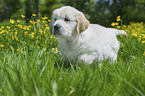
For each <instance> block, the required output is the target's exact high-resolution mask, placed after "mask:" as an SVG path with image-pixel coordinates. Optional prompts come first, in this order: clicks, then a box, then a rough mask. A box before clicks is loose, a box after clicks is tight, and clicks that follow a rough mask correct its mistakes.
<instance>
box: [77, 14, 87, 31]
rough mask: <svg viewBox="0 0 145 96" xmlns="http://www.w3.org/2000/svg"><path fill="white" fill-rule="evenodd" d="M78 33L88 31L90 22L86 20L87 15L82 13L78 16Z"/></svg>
mask: <svg viewBox="0 0 145 96" xmlns="http://www.w3.org/2000/svg"><path fill="white" fill-rule="evenodd" d="M77 23H78V24H77V32H78V34H79V33H81V32H83V31H84V30H86V29H87V28H88V26H89V24H90V23H89V21H88V20H87V19H86V17H85V15H84V14H83V13H82V12H79V13H78V14H77Z"/></svg>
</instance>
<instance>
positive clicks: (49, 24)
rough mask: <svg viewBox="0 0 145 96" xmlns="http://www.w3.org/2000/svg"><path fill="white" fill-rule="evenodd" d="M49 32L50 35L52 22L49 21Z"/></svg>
mask: <svg viewBox="0 0 145 96" xmlns="http://www.w3.org/2000/svg"><path fill="white" fill-rule="evenodd" d="M49 31H50V33H51V34H52V20H51V22H50V24H49Z"/></svg>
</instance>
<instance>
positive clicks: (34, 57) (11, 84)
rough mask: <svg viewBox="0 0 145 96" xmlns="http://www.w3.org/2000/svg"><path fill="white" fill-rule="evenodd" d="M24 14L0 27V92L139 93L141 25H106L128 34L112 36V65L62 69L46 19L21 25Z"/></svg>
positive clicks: (22, 95) (17, 95) (143, 86)
mask: <svg viewBox="0 0 145 96" xmlns="http://www.w3.org/2000/svg"><path fill="white" fill-rule="evenodd" d="M33 17H35V15H33ZM24 18H25V16H24V15H21V17H19V18H18V20H13V19H10V24H8V25H7V24H5V25H2V24H1V25H0V96H145V83H144V82H145V24H144V23H142V22H141V23H130V25H122V21H121V19H120V17H117V19H118V20H117V22H113V23H112V24H111V25H112V26H113V27H115V28H118V29H123V30H125V31H126V32H127V33H128V38H127V39H126V38H125V37H124V36H118V40H119V41H120V42H121V48H120V50H119V53H118V62H117V63H115V64H110V63H109V62H107V61H104V62H103V63H102V66H101V68H99V67H98V65H97V64H96V66H95V67H94V66H92V65H83V64H82V65H77V64H76V66H74V65H73V64H71V67H69V68H66V67H64V63H63V60H62V56H61V54H60V51H59V48H58V45H57V39H56V38H54V37H53V35H51V34H50V32H49V22H50V20H49V19H48V18H47V17H42V18H41V19H40V20H37V21H34V20H30V22H29V24H27V25H26V24H25V23H24V22H23V21H24V20H23V19H24ZM37 25H38V26H39V29H38V28H37V27H36V26H37ZM37 30H39V31H37Z"/></svg>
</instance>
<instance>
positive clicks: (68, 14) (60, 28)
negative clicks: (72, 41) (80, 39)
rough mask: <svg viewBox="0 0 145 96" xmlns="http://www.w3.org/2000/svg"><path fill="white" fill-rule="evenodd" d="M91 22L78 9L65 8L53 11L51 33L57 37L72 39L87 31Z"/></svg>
mask: <svg viewBox="0 0 145 96" xmlns="http://www.w3.org/2000/svg"><path fill="white" fill-rule="evenodd" d="M88 26H89V21H88V20H87V19H86V18H85V16H84V14H83V13H82V12H80V11H78V10H77V9H75V8H73V7H70V6H64V7H61V8H59V9H56V10H54V11H53V14H52V20H51V22H50V32H51V33H52V34H53V35H55V36H56V37H71V36H73V35H76V34H80V33H81V32H83V31H85V30H86V29H87V28H88Z"/></svg>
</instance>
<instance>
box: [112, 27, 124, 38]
mask: <svg viewBox="0 0 145 96" xmlns="http://www.w3.org/2000/svg"><path fill="white" fill-rule="evenodd" d="M112 31H113V32H114V34H115V35H125V37H126V38H127V33H126V32H125V31H124V30H118V29H112Z"/></svg>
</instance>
